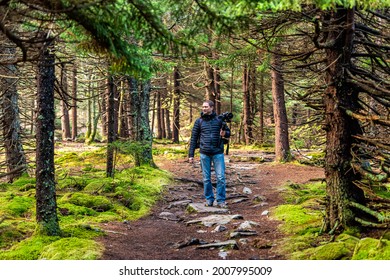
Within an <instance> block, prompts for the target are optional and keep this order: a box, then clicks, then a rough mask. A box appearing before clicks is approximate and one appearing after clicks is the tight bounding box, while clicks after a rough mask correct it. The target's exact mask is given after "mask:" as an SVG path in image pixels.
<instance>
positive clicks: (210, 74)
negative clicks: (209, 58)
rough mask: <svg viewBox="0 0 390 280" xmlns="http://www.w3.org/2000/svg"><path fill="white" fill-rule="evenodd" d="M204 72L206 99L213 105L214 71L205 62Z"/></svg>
mask: <svg viewBox="0 0 390 280" xmlns="http://www.w3.org/2000/svg"><path fill="white" fill-rule="evenodd" d="M205 71H206V79H207V80H206V83H207V84H206V99H207V100H211V101H213V102H214V104H215V85H214V69H213V67H211V65H210V64H208V63H207V62H205Z"/></svg>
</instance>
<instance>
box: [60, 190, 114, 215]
mask: <svg viewBox="0 0 390 280" xmlns="http://www.w3.org/2000/svg"><path fill="white" fill-rule="evenodd" d="M60 202H68V203H72V204H74V205H77V206H84V207H88V208H91V209H93V210H95V211H97V212H104V211H108V210H110V209H112V208H113V207H114V206H113V204H112V202H111V201H110V200H109V199H108V198H107V197H105V196H101V195H96V196H95V195H90V194H85V193H74V194H68V195H65V196H64V197H63V198H61V200H60Z"/></svg>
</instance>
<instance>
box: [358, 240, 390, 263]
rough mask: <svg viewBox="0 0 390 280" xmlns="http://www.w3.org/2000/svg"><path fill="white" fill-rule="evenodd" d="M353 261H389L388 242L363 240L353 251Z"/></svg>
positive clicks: (389, 244)
mask: <svg viewBox="0 0 390 280" xmlns="http://www.w3.org/2000/svg"><path fill="white" fill-rule="evenodd" d="M352 259H353V260H390V241H389V240H387V239H382V240H379V239H374V238H364V239H361V240H360V241H359V243H358V244H357V245H356V249H355V251H354V254H353V257H352Z"/></svg>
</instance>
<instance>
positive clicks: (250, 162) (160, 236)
mask: <svg viewBox="0 0 390 280" xmlns="http://www.w3.org/2000/svg"><path fill="white" fill-rule="evenodd" d="M231 154H232V153H231ZM272 156H273V155H272V154H264V153H263V154H258V152H246V153H245V154H241V152H240V154H237V153H235V152H233V155H229V156H226V159H227V164H226V179H227V203H228V212H226V213H221V212H220V210H221V209H218V208H216V207H208V208H207V207H203V208H202V207H200V206H201V205H203V204H204V199H203V198H202V194H203V186H202V179H201V178H202V173H201V169H200V165H199V162H197V163H195V164H193V165H192V164H189V163H188V161H186V160H184V159H180V160H168V159H164V160H159V161H157V162H156V163H157V165H158V167H159V168H161V169H165V170H168V171H169V172H171V173H172V174H173V176H174V178H175V180H174V182H173V183H172V184H171V185H169V186H167V187H166V190H165V192H164V193H163V194H162V197H161V199H160V200H159V201H158V203H157V204H156V205H154V206H153V208H152V210H151V212H150V214H149V215H148V216H145V217H143V218H141V219H139V220H136V221H124V222H122V223H120V222H110V223H107V224H104V225H102V227H103V230H104V231H105V232H106V235H105V236H103V237H100V239H99V241H100V242H102V243H103V244H104V247H105V251H104V253H103V256H102V259H105V260H204V259H209V260H218V259H230V260H247V259H266V260H280V259H286V258H288V257H286V256H284V255H282V254H280V253H279V250H278V246H279V245H280V242H281V240H282V239H283V237H284V234H283V233H282V232H281V231H280V230H279V227H278V226H279V224H280V223H281V222H280V221H277V220H275V219H272V218H271V216H270V215H269V214H270V213H271V212H272V208H273V207H275V206H277V205H280V204H283V203H284V199H283V197H282V196H281V191H282V188H283V186H285V185H286V184H289V183H290V184H293V183H294V184H302V183H307V182H309V181H310V180H312V179H321V178H323V177H324V173H323V169H322V168H319V167H313V166H305V165H297V164H276V163H274V162H273V158H272ZM259 158H263V159H264V161H263V162H259V161H258V159H259ZM189 204H190V205H193V206H194V207H195V208H196V209H198V210H197V211H188V209H189V208H188V207H189ZM233 215H236V216H233ZM205 217H208V219H211V218H214V220H212V222H209V223H207V222H203V223H201V221H202V218H205ZM226 218H233V219H232V220H228V221H225V219H226ZM209 221H210V220H209ZM244 222H246V223H244ZM248 223H249V224H250V226H249V229H248V227H246V228H245V226H244V225H246V226H248ZM218 224H219V225H220V226H219V227H218ZM243 224H244V225H243ZM243 228H244V229H243ZM231 234H233V235H235V236H231ZM252 234H253V235H252ZM221 242H222V243H221ZM223 242H227V244H229V245H226V243H223Z"/></svg>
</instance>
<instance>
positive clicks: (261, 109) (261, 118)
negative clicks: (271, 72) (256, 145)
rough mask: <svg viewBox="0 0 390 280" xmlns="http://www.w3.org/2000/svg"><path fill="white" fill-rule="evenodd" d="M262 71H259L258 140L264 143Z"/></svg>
mask: <svg viewBox="0 0 390 280" xmlns="http://www.w3.org/2000/svg"><path fill="white" fill-rule="evenodd" d="M264 87H265V85H264V73H263V72H260V93H259V142H260V143H261V144H262V143H264V92H265V88H264Z"/></svg>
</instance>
